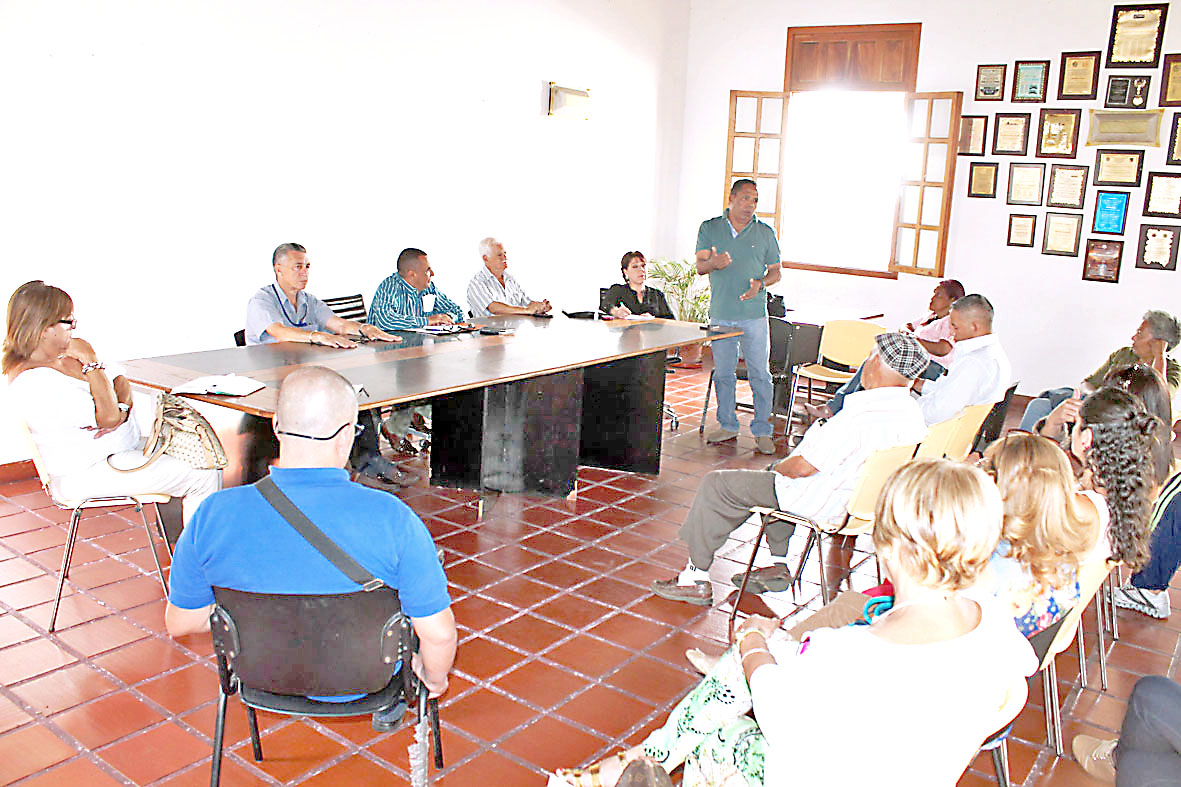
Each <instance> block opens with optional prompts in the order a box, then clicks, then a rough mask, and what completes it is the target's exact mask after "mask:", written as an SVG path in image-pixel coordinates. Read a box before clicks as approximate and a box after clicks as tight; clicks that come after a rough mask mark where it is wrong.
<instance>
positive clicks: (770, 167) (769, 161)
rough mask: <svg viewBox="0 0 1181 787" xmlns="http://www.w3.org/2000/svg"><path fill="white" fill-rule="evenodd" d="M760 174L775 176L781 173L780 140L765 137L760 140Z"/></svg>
mask: <svg viewBox="0 0 1181 787" xmlns="http://www.w3.org/2000/svg"><path fill="white" fill-rule="evenodd" d="M758 171H759V172H764V173H766V174H768V175H774V174H775V173H777V172H779V140H777V139H768V138H767V137H763V138H762V139H760V140H759V170H758Z"/></svg>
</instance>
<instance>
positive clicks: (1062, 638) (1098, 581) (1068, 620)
mask: <svg viewBox="0 0 1181 787" xmlns="http://www.w3.org/2000/svg"><path fill="white" fill-rule="evenodd" d="M1116 565H1117V564H1115V563H1112V562H1109V561H1097V562H1094V563H1088V564H1086V565H1083V566H1080V567H1079V571H1078V584H1079V598H1078V603H1077V604H1075V605H1074V607H1073V608H1072V609H1071V610H1070V612H1067V613H1066V616H1065V618H1064V619H1063V623H1062V627H1061V628H1059V629H1058V634H1057V636H1055V637H1054V641H1053V642H1051V643H1050V648H1049V650H1048V651H1047V652H1046V657H1045V658H1044V659H1043V660H1042V664H1041V673H1042V693H1043V695H1044V697H1045V702H1046V740H1047V742H1049V743H1050V745H1052V746H1053V747H1054V752H1055V754H1057V755H1058V756H1059V757H1061V756H1062V751H1063V748H1062V709H1061V707H1060V706H1059V704H1058V670H1057V669H1056V668H1055V666H1054V657H1055V656H1057V655H1058V654H1059V653H1061V652H1062V651H1064V650H1066V649H1067V648H1069V647H1070V643H1071V642H1073V641H1074V639H1075V635H1076V634H1077V635H1078V661H1079V681H1080V683H1081V684H1082V686H1083V687H1086V685H1087V656H1086V653H1085V651H1084V649H1083V636H1082V616H1083V612H1084V611H1085V610H1086V608H1087V605H1088V604H1090V603H1091V599H1093V598H1095V595H1096V594H1097V593H1098V592H1099V588H1101V587H1102V586H1103V585H1104V583H1106V581H1107V577H1108V575H1109V574H1110V573H1111V572H1112V570H1113V569H1114V568H1115V566H1116ZM1101 606H1102V604H1101V603H1100V602H1097V603H1096V604H1095V607H1096V610H1095V611H1096V619H1097V622H1098V625H1097V626H1096V627H1095V628H1096V634H1097V636H1098V641H1099V672H1100V677H1101V680H1102V683H1103V689H1104V690H1105V691H1106V689H1107V647H1106V645H1105V644H1104V642H1103V628H1104V627H1103V622H1102V618H1103V613H1102V610H1101V609H1099V607H1101Z"/></svg>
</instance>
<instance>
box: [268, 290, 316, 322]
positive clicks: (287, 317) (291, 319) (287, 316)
mask: <svg viewBox="0 0 1181 787" xmlns="http://www.w3.org/2000/svg"><path fill="white" fill-rule="evenodd" d="M271 291H272V292H274V293H275V300H276V301H278V302H279V308H280V309H282V310H283V319H285V320H287V322H288V323H290V324H291V327H293V328H305V327H307V323H306V322H304V321H303V320H296V319H295V317H298V316H299V304H298V301H299V293H296V294H295V300H296V303H295V304H294V305H295V317H292V316H291V315H290V314H288V313H287V306H286V305H285V304H284V303H283V296H282V295H280V294H279V288H278V287H276V286H275V285H273V284H272V285H271Z"/></svg>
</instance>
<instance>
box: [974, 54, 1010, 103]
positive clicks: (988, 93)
mask: <svg viewBox="0 0 1181 787" xmlns="http://www.w3.org/2000/svg"><path fill="white" fill-rule="evenodd" d="M1007 69H1008V66H1007V65H1006V64H1004V63H998V64H996V65H988V66H976V100H977V101H1004V100H1005V71H1006V70H1007Z"/></svg>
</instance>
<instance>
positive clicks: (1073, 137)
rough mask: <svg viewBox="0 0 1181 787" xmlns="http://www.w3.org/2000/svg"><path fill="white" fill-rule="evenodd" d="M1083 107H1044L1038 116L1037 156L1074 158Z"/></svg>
mask: <svg viewBox="0 0 1181 787" xmlns="http://www.w3.org/2000/svg"><path fill="white" fill-rule="evenodd" d="M1082 119H1083V111H1082V110H1081V109H1043V110H1042V111H1041V112H1040V113H1039V116H1038V135H1037V157H1038V158H1074V154H1075V151H1076V150H1077V149H1078V127H1079V124H1080V123H1082Z"/></svg>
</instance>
